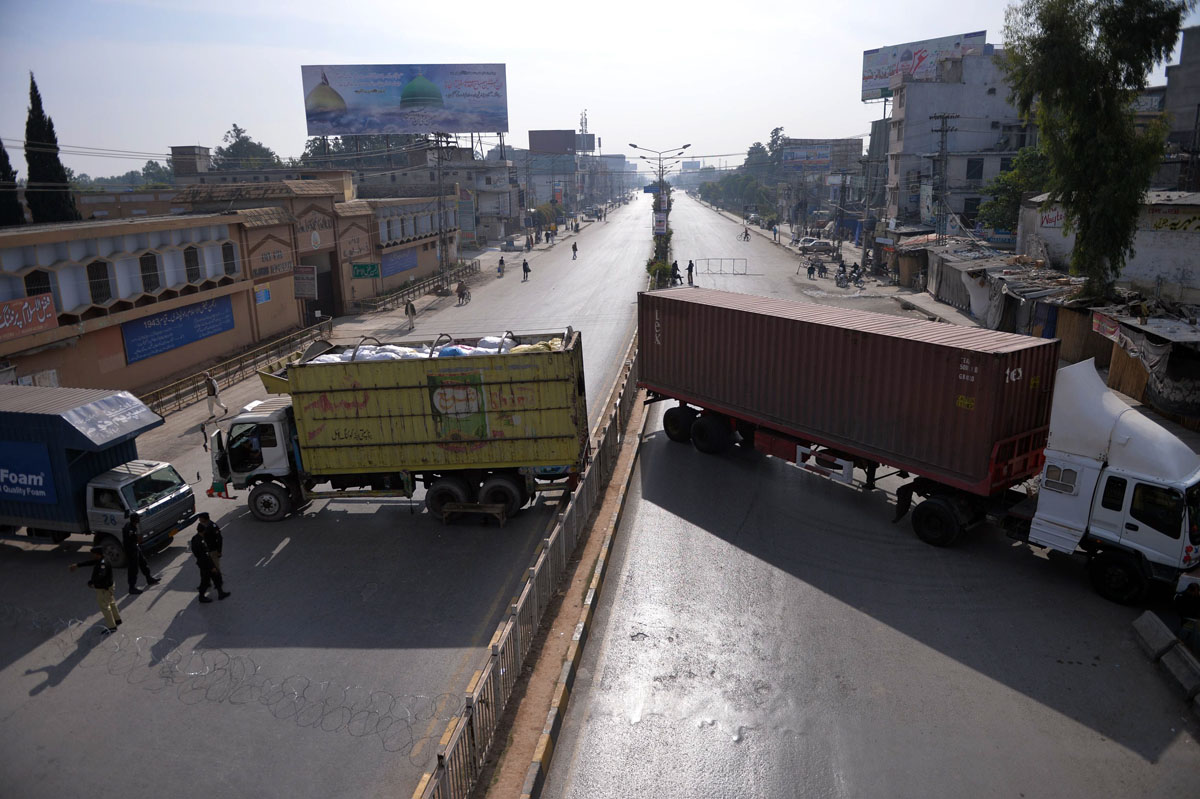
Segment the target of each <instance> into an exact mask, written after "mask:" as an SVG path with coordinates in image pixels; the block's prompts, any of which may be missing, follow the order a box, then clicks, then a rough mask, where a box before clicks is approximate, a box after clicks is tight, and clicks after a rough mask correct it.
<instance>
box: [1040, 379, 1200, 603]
mask: <svg viewBox="0 0 1200 799" xmlns="http://www.w3.org/2000/svg"><path fill="white" fill-rule="evenodd" d="M1045 455H1046V462H1045V465H1044V467H1043V469H1042V473H1041V476H1040V478H1039V480H1038V501H1037V512H1036V514H1035V515H1034V518H1033V520H1032V523H1031V525H1030V532H1029V540H1030V543H1033V544H1037V545H1039V546H1044V547H1047V548H1050V549H1054V550H1057V551H1060V552H1067V553H1071V552H1075V551H1076V550H1077V549H1082V550H1083V551H1085V552H1086V553H1087V554H1088V557H1089V570H1090V572H1091V578H1092V583H1093V585H1094V587H1095V588H1096V590H1097V591H1098V592H1099V593H1100V594H1102V595H1103V596H1105V597H1107V598H1108V599H1112V600H1115V601H1117V602H1123V603H1132V602H1137V601H1138V600H1140V599H1141V598H1142V597H1143V596H1144V595H1145V592H1146V589H1147V588H1148V587H1149V585H1150V583H1152V582H1156V581H1157V582H1168V583H1175V582H1176V581H1177V580H1178V578H1179V576H1180V574H1182V573H1184V572H1187V571H1191V570H1193V569H1194V568H1196V566H1197V565H1200V456H1198V455H1197V454H1196V453H1195V452H1193V451H1192V450H1191V449H1190V448H1189V447H1188V446H1187V445H1186V444H1184V443H1183V442H1182V441H1181V440H1180V439H1179V438H1177V437H1176V436H1175V435H1173V434H1172V433H1171V432H1170V431H1168V430H1166V429H1164V428H1163V427H1161V426H1160V425H1157V424H1155V423H1154V422H1153V421H1151V420H1150V419H1148V418H1146V417H1144V416H1142V415H1141V414H1139V413H1138V412H1137V411H1136V410H1135V409H1133V408H1132V407H1130V406H1129V405H1126V404H1125V403H1124V402H1123V401H1122V400H1121V399H1120V398H1119V397H1117V396H1116V394H1114V393H1113V392H1111V391H1109V390H1108V388H1107V387H1106V386H1105V385H1104V384H1103V382H1101V380H1100V378H1099V376H1098V375H1097V374H1096V371H1095V368H1094V367H1093V366H1092V363H1091V361H1086V362H1084V363H1080V364H1075V365H1074V366H1070V367H1066V368H1064V369H1061V370H1059V374H1058V386H1057V390H1056V392H1055V397H1054V406H1053V410H1052V412H1051V419H1050V437H1049V443H1048V445H1047V448H1046V452H1045Z"/></svg>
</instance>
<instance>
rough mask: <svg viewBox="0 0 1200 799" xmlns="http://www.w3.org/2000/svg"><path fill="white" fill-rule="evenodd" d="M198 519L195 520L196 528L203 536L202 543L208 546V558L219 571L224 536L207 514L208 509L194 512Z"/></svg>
mask: <svg viewBox="0 0 1200 799" xmlns="http://www.w3.org/2000/svg"><path fill="white" fill-rule="evenodd" d="M196 518H197V519H199V521H198V522H196V529H197V530H199V531H200V534H201V535H203V536H204V545H205V546H206V547H208V557H209V560H211V561H212V562H213V568H214V569H216V570H217V571H218V572H219V571H221V549H222V548H223V547H224V546H225V537H224V536H222V535H221V528H220V527H218V526H217V523H216V522H214V521H213V520H212V517H211V516H209V515H208V511H201V512H200V513H197V514H196Z"/></svg>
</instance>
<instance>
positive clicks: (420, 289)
mask: <svg viewBox="0 0 1200 799" xmlns="http://www.w3.org/2000/svg"><path fill="white" fill-rule="evenodd" d="M479 268H480V266H479V261H478V259H476V260H474V261H459V262H458V264H457V265H456V266H451V267H448V268H446V269H443V270H441V271H440V272H438V273H437V274H434V275H430V276H429V277H426V278H422V279H421V280H414V281H413V282H412V283H408V284H405V285H403V286H401V287H400V288H398V289H395V290H393V291H390V292H388V293H387V294H382V295H380V296H378V297H368V298H366V299H362V300H355V301H354V307H355V308H356V309H357V310H358V312H359V313H377V312H379V311H391V310H394V309H396V308H399V307H401V306H402V305H404V303H406V302H408V301H409V300H415V299H416V298H417V297H423V296H424V295H426V294H428V293H429V292H431V291H433V290H434V289H437V288H439V287H445V288H451V287H452V286H453V285H454V284H455V283H457V282H458V281H459V280H465V279H466V278H468V277H470V276H471V275H476V274H479Z"/></svg>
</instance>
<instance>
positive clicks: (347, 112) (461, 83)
mask: <svg viewBox="0 0 1200 799" xmlns="http://www.w3.org/2000/svg"><path fill="white" fill-rule="evenodd" d="M300 76H301V79H302V80H303V83H304V114H305V117H306V118H307V120H308V135H309V136H340V135H366V134H382V133H436V132H442V133H485V132H486V133H504V132H506V131H507V130H508V86H507V83H506V80H505V69H504V64H342V65H332V64H326V65H315V66H313V65H310V66H302V67H300Z"/></svg>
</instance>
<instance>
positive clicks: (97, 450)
mask: <svg viewBox="0 0 1200 799" xmlns="http://www.w3.org/2000/svg"><path fill="white" fill-rule="evenodd" d="M162 423H163V420H162V417H161V416H159V415H158V414H156V413H154V412H153V411H151V410H150V409H149V408H147V407H146V406H145V405H143V404H142V402H141V401H140V400H138V399H137V398H136V397H134V396H133V395H132V394H129V393H128V392H125V391H109V390H105V389H83V388H48V387H41V386H11V385H6V386H0V526H4V527H12V528H19V527H33V528H38V529H48V530H61V531H68V532H84V531H86V530H87V529H88V518H87V508H86V491H87V485H88V481H90V480H91V479H92V478H94V477H96V476H98V475H100V474H102V473H104V472H107V471H108V470H109V469H112V468H115V467H117V466H120V465H121V464H124V463H126V462H128V461H132V460H134V459H136V458H137V444H136V441H135V439H136V438H137V436H138V435H139V434H141V433H142V432H144V431H146V430H150V429H152V428H155V427H158V426H159V425H161V424H162Z"/></svg>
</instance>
